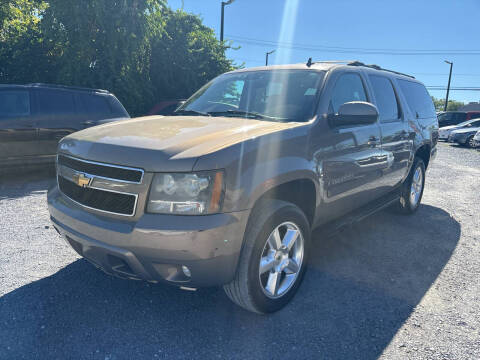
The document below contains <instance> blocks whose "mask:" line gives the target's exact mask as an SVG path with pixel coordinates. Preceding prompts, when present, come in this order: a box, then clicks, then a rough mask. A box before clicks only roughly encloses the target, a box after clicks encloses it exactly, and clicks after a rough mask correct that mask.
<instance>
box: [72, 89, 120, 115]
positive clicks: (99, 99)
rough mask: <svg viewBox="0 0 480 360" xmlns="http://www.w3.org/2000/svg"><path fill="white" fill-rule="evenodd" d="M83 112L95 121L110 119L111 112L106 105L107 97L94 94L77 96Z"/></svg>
mask: <svg viewBox="0 0 480 360" xmlns="http://www.w3.org/2000/svg"><path fill="white" fill-rule="evenodd" d="M78 97H79V100H80V103H81V105H82V108H83V109H84V112H85V113H86V114H88V115H89V116H91V117H92V118H95V119H108V118H111V117H112V110H111V108H110V105H109V104H108V97H107V96H102V95H95V94H78Z"/></svg>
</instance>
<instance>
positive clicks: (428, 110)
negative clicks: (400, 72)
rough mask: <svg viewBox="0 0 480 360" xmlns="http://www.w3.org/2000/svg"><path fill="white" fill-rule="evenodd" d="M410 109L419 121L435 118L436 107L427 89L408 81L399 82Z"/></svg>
mask: <svg viewBox="0 0 480 360" xmlns="http://www.w3.org/2000/svg"><path fill="white" fill-rule="evenodd" d="M398 83H399V84H400V87H401V89H402V92H403V94H404V95H405V98H406V99H407V103H408V107H409V108H410V110H411V111H412V113H413V115H415V116H416V117H417V119H424V118H430V117H435V116H436V114H435V107H434V106H433V102H432V98H431V97H430V95H429V94H428V91H427V89H425V86H423V85H422V84H420V83H416V82H413V81H408V80H398Z"/></svg>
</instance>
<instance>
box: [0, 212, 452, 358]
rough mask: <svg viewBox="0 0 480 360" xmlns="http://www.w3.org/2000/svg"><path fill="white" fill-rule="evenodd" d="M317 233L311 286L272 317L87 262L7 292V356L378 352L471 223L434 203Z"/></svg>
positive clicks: (3, 316)
mask: <svg viewBox="0 0 480 360" xmlns="http://www.w3.org/2000/svg"><path fill="white" fill-rule="evenodd" d="M314 238H315V243H314V247H313V248H314V249H313V252H312V254H311V257H310V261H309V270H308V272H307V274H306V277H305V280H304V283H303V285H302V287H301V288H300V290H299V293H298V294H297V296H296V297H295V298H294V300H293V301H292V303H291V304H289V305H288V306H287V307H286V308H285V309H283V310H282V311H280V312H278V313H275V314H271V315H265V316H260V315H256V314H251V313H248V312H246V311H244V310H242V309H240V308H238V307H237V306H235V305H234V304H233V303H231V302H230V301H229V300H228V299H227V297H226V296H225V295H224V294H223V291H222V290H221V289H217V288H212V289H200V290H198V291H196V292H188V291H181V290H178V289H175V288H173V287H169V286H166V285H152V284H148V283H144V282H135V281H125V280H120V279H115V278H112V277H110V276H108V275H105V274H103V273H102V272H99V271H98V270H96V269H94V268H93V266H91V265H90V264H88V263H87V262H86V261H84V260H78V261H75V262H73V263H71V264H70V265H68V266H66V267H65V268H63V269H62V270H60V271H58V272H57V273H55V274H53V275H52V276H49V277H47V278H43V279H41V280H38V281H35V282H32V283H30V284H28V285H25V286H23V287H20V288H18V289H16V290H14V291H12V292H10V293H8V294H6V295H4V296H3V297H1V298H0V324H1V326H0V339H2V340H1V342H2V346H1V347H0V358H18V357H21V356H24V355H25V356H27V355H28V356H29V357H40V358H86V357H88V358H101V359H105V358H109V359H121V358H165V357H170V358H213V357H219V358H228V359H232V358H242V359H243V358H256V359H262V358H265V359H271V358H279V357H283V358H321V359H345V358H356V359H376V358H377V357H378V356H379V355H380V354H381V353H382V351H383V350H384V349H385V347H386V346H387V345H388V344H389V342H390V341H391V340H392V338H393V336H394V335H395V334H396V332H397V331H398V329H399V328H400V327H401V326H402V324H403V323H404V322H405V321H406V319H407V318H408V317H409V315H410V314H411V313H412V311H413V310H414V308H415V306H416V305H417V304H418V303H419V302H420V300H421V299H422V297H423V296H424V295H425V293H426V292H427V291H428V290H429V288H430V287H431V285H432V283H433V282H434V281H435V279H436V278H437V277H438V275H439V274H440V273H441V271H442V269H443V268H444V266H445V264H446V263H447V262H448V260H449V258H450V256H451V255H452V252H453V251H454V249H455V247H456V245H457V242H458V240H459V238H460V224H459V223H458V222H457V221H455V220H454V219H453V218H452V217H451V216H450V215H449V214H448V213H447V212H445V211H444V210H442V209H439V208H437V207H433V206H429V205H423V206H421V207H420V209H419V211H418V213H417V214H416V215H415V216H409V217H403V216H397V215H393V214H391V213H389V212H381V213H379V214H376V215H374V216H372V217H370V218H368V219H366V220H364V221H363V222H361V223H359V224H357V225H355V226H353V227H352V228H350V229H347V230H344V231H343V232H341V233H339V234H337V235H335V236H332V237H329V238H324V235H323V234H322V231H321V230H319V231H316V232H315V233H314ZM58 241H60V240H58ZM31 355H35V356H31Z"/></svg>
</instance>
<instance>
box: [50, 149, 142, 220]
mask: <svg viewBox="0 0 480 360" xmlns="http://www.w3.org/2000/svg"><path fill="white" fill-rule="evenodd" d="M143 175H144V171H143V170H142V169H135V168H129V167H124V166H118V165H110V164H104V163H98V162H94V161H88V160H83V159H78V158H73V157H70V156H66V155H59V156H58V159H57V182H58V188H59V189H60V191H61V192H62V193H63V195H65V196H66V197H68V198H69V199H70V200H72V201H74V202H76V203H77V204H80V205H82V206H84V207H86V208H89V209H93V210H96V211H101V212H105V213H109V214H114V215H123V216H134V215H135V211H136V207H137V201H138V190H139V188H138V186H139V185H140V184H141V183H142V181H143ZM135 184H136V185H135ZM132 187H133V188H136V189H137V191H135V192H133V191H126V190H125V189H127V190H128V189H129V190H132ZM124 190H125V191H124Z"/></svg>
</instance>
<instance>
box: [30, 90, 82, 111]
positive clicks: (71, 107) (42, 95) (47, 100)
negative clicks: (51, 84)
mask: <svg viewBox="0 0 480 360" xmlns="http://www.w3.org/2000/svg"><path fill="white" fill-rule="evenodd" d="M37 99H38V106H39V109H40V113H42V114H73V113H75V103H74V102H73V95H72V93H71V92H69V91H56V90H40V91H38V92H37Z"/></svg>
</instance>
